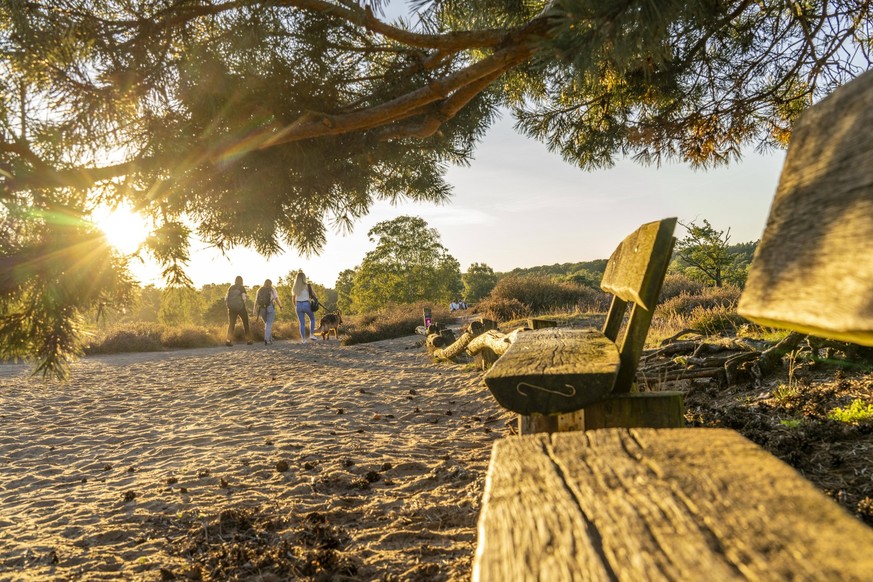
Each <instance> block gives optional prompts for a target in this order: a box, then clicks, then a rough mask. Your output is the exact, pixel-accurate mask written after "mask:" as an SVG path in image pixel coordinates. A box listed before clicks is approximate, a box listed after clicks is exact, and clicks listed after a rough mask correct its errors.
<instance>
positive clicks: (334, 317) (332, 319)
mask: <svg viewBox="0 0 873 582" xmlns="http://www.w3.org/2000/svg"><path fill="white" fill-rule="evenodd" d="M342 323H343V318H342V315H341V314H340V312H339V311H337V312H336V313H326V314H325V315H324V317H322V318H321V321H319V322H318V329H317V330H316V333H320V334H321V339H322V340H326V339H329V338H330V332H333V335H334V337H335V338H336V339H337V341H339V326H340V325H342Z"/></svg>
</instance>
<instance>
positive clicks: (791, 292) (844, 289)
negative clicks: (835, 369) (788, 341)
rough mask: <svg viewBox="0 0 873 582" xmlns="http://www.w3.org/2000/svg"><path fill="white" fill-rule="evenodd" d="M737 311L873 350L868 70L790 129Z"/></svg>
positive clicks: (871, 92)
mask: <svg viewBox="0 0 873 582" xmlns="http://www.w3.org/2000/svg"><path fill="white" fill-rule="evenodd" d="M738 311H739V313H740V315H742V316H743V317H746V318H748V319H750V320H752V321H755V322H757V323H760V324H762V325H767V326H773V327H781V328H787V329H793V330H797V331H801V332H804V333H810V334H813V335H820V336H824V337H831V338H835V339H840V340H843V341H848V342H854V343H859V344H863V345H873V72H868V73H866V74H864V75H862V76H860V77H858V78H857V79H855V80H854V81H852V82H851V83H848V84H846V85H844V86H843V87H841V88H840V89H837V90H836V91H834V93H833V94H831V95H830V96H829V97H827V98H826V99H824V100H822V101H821V102H820V103H818V104H816V105H814V106H813V107H811V108H810V109H808V110H807V111H806V112H804V114H803V115H802V116H801V118H800V119H799V120H798V122H797V123H796V124H795V126H794V128H793V131H792V137H791V143H790V145H789V148H788V154H787V156H786V159H785V165H784V166H783V169H782V175H781V177H780V179H779V186H778V188H777V190H776V196H775V198H774V200H773V205H772V207H771V209H770V217H769V218H768V220H767V226H766V229H765V231H764V235H763V237H762V238H761V242H760V244H759V245H758V248H757V250H756V252H755V257H754V260H753V261H752V267H751V270H750V272H749V277H748V281H747V282H746V288H745V290H744V291H743V295H742V297H741V299H740V303H739V307H738Z"/></svg>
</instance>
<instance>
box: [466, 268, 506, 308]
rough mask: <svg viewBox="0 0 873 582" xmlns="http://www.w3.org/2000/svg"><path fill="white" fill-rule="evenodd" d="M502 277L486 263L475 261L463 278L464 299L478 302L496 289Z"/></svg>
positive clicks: (468, 301) (469, 301)
mask: <svg viewBox="0 0 873 582" xmlns="http://www.w3.org/2000/svg"><path fill="white" fill-rule="evenodd" d="M499 278H500V277H498V276H497V274H496V273H495V272H494V269H492V268H491V267H489V266H488V265H486V264H485V263H473V264H472V265H470V268H469V269H467V272H466V273H464V275H463V276H462V279H463V281H464V301H466V302H467V303H476V302H477V301H479V300H480V299H482V298H483V297H485V296H486V295H488V294H489V293H491V290H492V289H494V286H495V285H496V284H497V280H498V279H499Z"/></svg>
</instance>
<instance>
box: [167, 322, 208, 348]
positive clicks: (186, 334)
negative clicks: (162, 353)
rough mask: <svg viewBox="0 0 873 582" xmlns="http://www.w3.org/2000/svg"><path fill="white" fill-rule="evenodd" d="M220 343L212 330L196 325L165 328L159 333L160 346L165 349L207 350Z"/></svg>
mask: <svg viewBox="0 0 873 582" xmlns="http://www.w3.org/2000/svg"><path fill="white" fill-rule="evenodd" d="M222 341H223V340H219V338H218V337H217V336H216V335H215V331H214V330H210V329H208V328H205V327H201V326H198V325H181V326H174V327H167V328H164V331H163V333H161V345H162V346H163V347H165V348H173V349H181V348H207V347H212V346H217V345H220V343H221V342H222Z"/></svg>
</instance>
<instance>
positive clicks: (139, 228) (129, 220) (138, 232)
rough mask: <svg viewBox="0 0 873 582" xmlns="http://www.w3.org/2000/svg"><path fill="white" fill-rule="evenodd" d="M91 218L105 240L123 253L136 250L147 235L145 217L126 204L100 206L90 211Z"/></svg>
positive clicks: (147, 229)
mask: <svg viewBox="0 0 873 582" xmlns="http://www.w3.org/2000/svg"><path fill="white" fill-rule="evenodd" d="M91 220H92V221H93V222H94V224H95V225H96V226H97V228H99V229H100V230H102V231H103V234H104V235H106V240H107V241H108V242H109V244H111V245H112V246H113V247H114V248H115V249H116V250H117V251H118V252H120V253H123V254H125V255H129V254H131V253H134V252H136V250H137V249H138V248H139V245H141V244H142V243H143V241H145V239H146V237H148V235H149V226H148V224H147V221H146V219H145V218H143V217H142V216H141V215H139V214H137V213H136V212H134V211H133V210H131V209H130V208H129V207H127V206H119V207H117V208H115V209H111V208H105V207H101V208H98V209H96V210H95V211H94V212H93V213H91Z"/></svg>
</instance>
